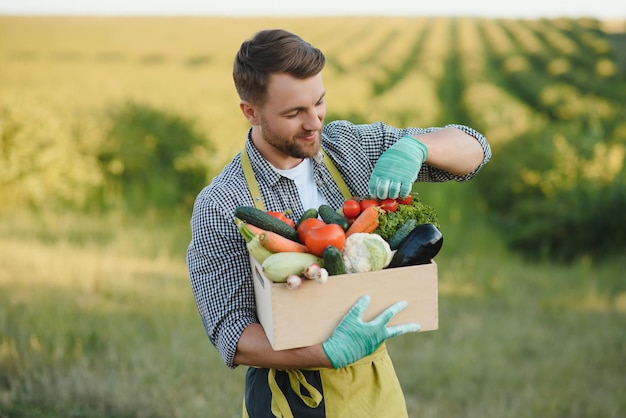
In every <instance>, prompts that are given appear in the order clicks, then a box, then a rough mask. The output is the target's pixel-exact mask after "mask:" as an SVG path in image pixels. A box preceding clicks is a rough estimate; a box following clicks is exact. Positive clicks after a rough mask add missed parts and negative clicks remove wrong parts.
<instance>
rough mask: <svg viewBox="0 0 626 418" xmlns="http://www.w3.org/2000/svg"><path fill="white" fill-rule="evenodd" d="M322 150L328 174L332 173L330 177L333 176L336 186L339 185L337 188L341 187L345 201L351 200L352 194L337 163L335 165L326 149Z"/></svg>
mask: <svg viewBox="0 0 626 418" xmlns="http://www.w3.org/2000/svg"><path fill="white" fill-rule="evenodd" d="M321 150H322V154H324V164H325V165H326V168H327V169H328V172H330V175H331V176H333V180H335V184H336V185H337V187H339V191H340V192H341V194H342V195H343V197H344V199H345V200H348V199H350V198H351V197H352V193H350V189H349V188H348V185H347V184H346V182H345V181H344V179H343V177H341V174H339V170H337V166H336V165H335V163H333V160H332V159H331V158H330V157H329V156H328V154H327V153H326V151H325V150H324V148H322V149H321Z"/></svg>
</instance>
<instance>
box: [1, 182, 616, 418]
mask: <svg viewBox="0 0 626 418" xmlns="http://www.w3.org/2000/svg"><path fill="white" fill-rule="evenodd" d="M417 190H418V191H419V192H420V196H421V198H422V199H423V200H424V201H425V202H427V203H429V204H431V205H433V206H434V207H435V208H436V209H437V210H438V213H439V216H440V219H441V223H442V225H443V227H442V232H444V237H445V238H444V239H445V243H444V248H443V250H442V252H441V253H440V254H439V255H438V257H437V259H438V264H439V271H440V329H439V330H437V331H433V332H426V333H422V334H413V335H405V336H401V337H398V338H396V339H394V340H391V341H390V342H389V350H390V352H391V354H392V358H393V359H394V363H395V365H396V367H397V370H398V375H399V378H400V380H401V383H402V386H403V388H404V391H405V394H406V398H407V403H408V408H409V411H410V415H411V416H412V417H413V416H420V417H433V418H434V417H438V418H440V417H460V416H462V417H515V418H518V417H539V416H541V417H568V418H570V417H590V416H593V417H621V416H623V415H624V413H625V412H626V401H625V400H624V398H623V396H621V392H622V390H623V388H624V385H625V384H626V377H625V376H624V373H623V371H624V369H623V361H624V359H625V358H626V344H625V343H624V341H625V338H624V337H625V332H624V330H626V315H625V313H626V289H625V287H626V286H625V285H624V283H623V281H622V279H621V277H622V275H621V272H622V271H624V267H626V265H625V264H624V261H620V260H610V261H607V262H605V263H604V264H602V265H592V264H590V262H589V261H588V260H581V261H580V262H579V263H576V264H574V265H569V266H565V265H555V264H549V263H545V262H544V263H539V262H535V263H533V262H529V261H528V260H522V259H520V258H518V257H517V256H515V255H514V254H511V253H509V252H508V251H507V250H506V248H504V246H503V244H502V240H501V239H499V237H498V236H497V235H496V234H494V233H493V232H492V230H491V229H490V227H489V224H488V217H487V216H486V215H485V214H484V213H482V212H481V204H480V202H478V201H477V200H476V197H475V195H474V193H473V188H472V187H471V186H469V185H459V184H428V185H419V186H418V188H417ZM173 219H175V220H174V221H172V217H170V218H168V220H167V221H165V220H163V219H160V218H159V217H158V216H156V215H155V216H148V217H143V218H142V219H128V218H127V217H124V216H102V217H95V216H91V217H90V216H87V215H81V214H71V215H70V214H56V215H51V214H47V215H43V214H39V215H35V214H28V213H21V214H11V215H6V216H3V217H2V220H1V221H0V266H2V269H0V411H1V412H0V417H3V418H4V417H18V418H19V417H42V418H48V417H58V416H64V417H120V418H121V417H146V416H150V417H185V418H193V417H205V416H208V414H209V412H208V411H211V412H210V416H220V417H238V416H240V410H241V398H242V394H243V379H244V375H243V373H244V368H238V369H236V370H235V371H232V370H229V369H227V368H226V366H224V365H223V363H222V361H221V358H220V357H219V356H218V354H217V352H216V351H215V349H213V347H212V346H211V345H210V343H209V342H208V339H207V338H206V336H205V335H204V330H203V328H202V325H201V322H200V319H199V316H198V314H197V311H196V308H195V304H194V301H193V297H192V295H191V290H190V286H189V282H188V278H187V272H186V267H185V261H184V252H185V248H186V245H187V242H188V239H189V238H188V234H189V233H188V228H187V222H188V219H187V215H186V214H180V215H178V216H177V217H174V218H173Z"/></svg>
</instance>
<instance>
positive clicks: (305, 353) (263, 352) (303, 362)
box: [235, 324, 333, 369]
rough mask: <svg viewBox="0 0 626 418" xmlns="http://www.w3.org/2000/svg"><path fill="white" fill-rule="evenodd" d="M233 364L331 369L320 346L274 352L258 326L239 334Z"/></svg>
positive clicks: (249, 327)
mask: <svg viewBox="0 0 626 418" xmlns="http://www.w3.org/2000/svg"><path fill="white" fill-rule="evenodd" d="M235 364H238V365H246V366H256V367H267V368H274V369H306V368H314V367H328V368H332V367H333V366H332V364H331V362H330V360H329V359H328V357H327V356H326V354H325V353H324V349H323V348H322V344H316V345H314V346H311V347H303V348H294V349H290V350H281V351H275V350H274V349H272V346H271V345H270V342H269V341H268V340H267V336H266V335H265V331H264V330H263V327H262V326H261V325H260V324H251V325H250V326H248V328H246V329H245V330H244V332H243V333H242V334H241V337H240V339H239V343H238V344H237V352H236V353H235Z"/></svg>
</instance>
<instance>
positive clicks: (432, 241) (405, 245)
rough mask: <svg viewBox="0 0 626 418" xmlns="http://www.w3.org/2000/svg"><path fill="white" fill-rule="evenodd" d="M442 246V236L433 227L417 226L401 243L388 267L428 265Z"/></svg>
mask: <svg viewBox="0 0 626 418" xmlns="http://www.w3.org/2000/svg"><path fill="white" fill-rule="evenodd" d="M442 245H443V235H442V234H441V232H440V231H439V230H438V229H437V227H436V226H435V225H433V224H431V223H426V224H421V225H418V226H417V227H415V229H413V231H411V232H410V233H409V236H408V237H406V239H405V240H404V241H402V244H400V246H399V247H398V250H397V251H396V252H395V254H394V255H393V258H392V259H391V262H390V263H389V266H388V267H404V266H415V265H418V264H428V263H430V262H431V260H432V259H433V258H434V257H435V256H436V255H437V253H439V250H441V246H442Z"/></svg>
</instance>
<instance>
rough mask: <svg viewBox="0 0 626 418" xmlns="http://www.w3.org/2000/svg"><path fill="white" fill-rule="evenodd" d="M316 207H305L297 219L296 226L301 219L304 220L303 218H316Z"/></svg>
mask: <svg viewBox="0 0 626 418" xmlns="http://www.w3.org/2000/svg"><path fill="white" fill-rule="evenodd" d="M317 215H318V213H317V209H315V208H311V209H307V210H305V211H304V213H303V214H302V216H301V217H300V219H298V222H297V223H296V228H297V227H298V225H300V224H301V223H302V221H304V220H305V219H309V218H317Z"/></svg>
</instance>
